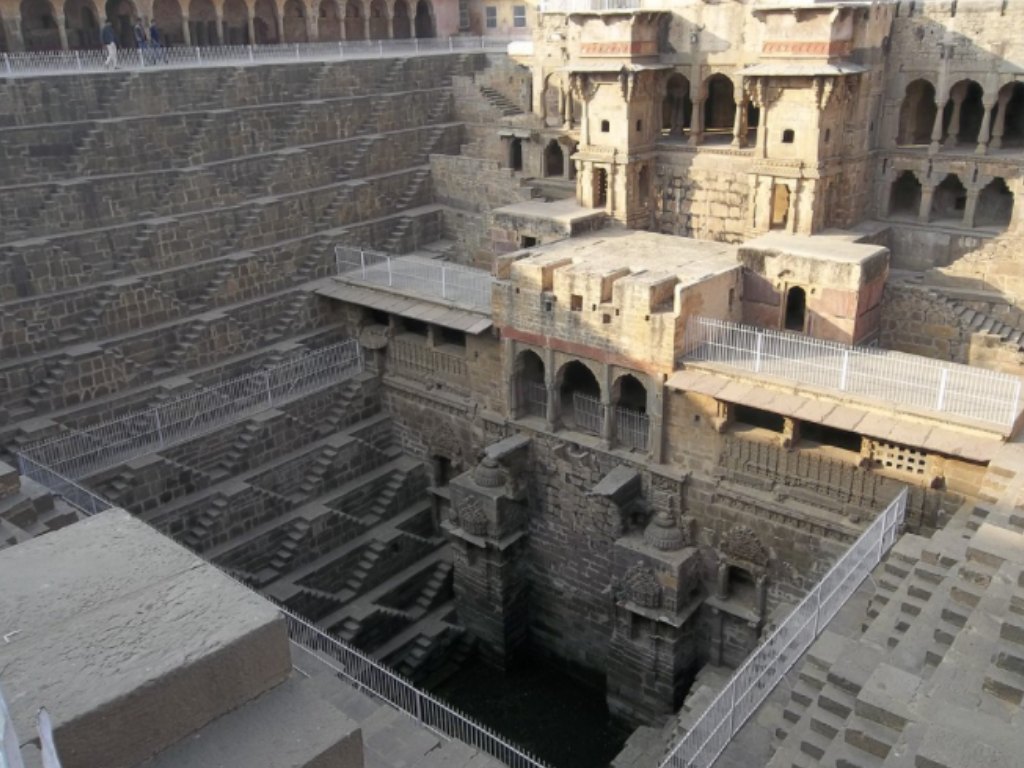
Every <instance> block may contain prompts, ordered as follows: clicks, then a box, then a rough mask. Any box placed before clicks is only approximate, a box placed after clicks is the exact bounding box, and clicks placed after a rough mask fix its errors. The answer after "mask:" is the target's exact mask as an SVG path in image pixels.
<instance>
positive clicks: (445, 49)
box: [0, 37, 519, 77]
mask: <svg viewBox="0 0 1024 768" xmlns="http://www.w3.org/2000/svg"><path fill="white" fill-rule="evenodd" d="M517 39H519V38H512V37H508V38H505V37H448V38H413V39H409V40H348V41H339V42H323V43H281V44H276V45H218V46H209V47H198V46H196V47H192V46H171V47H166V48H164V47H161V48H146V49H142V50H139V49H136V48H125V49H119V50H118V52H117V66H118V69H126V70H139V69H186V68H187V69H191V68H194V67H217V66H225V65H228V66H245V65H247V64H284V63H292V62H296V61H312V62H316V61H324V62H327V61H344V60H349V59H373V58H392V57H399V56H427V55H435V54H445V53H465V52H468V51H484V52H487V53H499V52H503V51H505V50H507V48H508V45H509V43H511V42H513V41H515V40H517ZM106 56H107V54H106V51H105V50H103V49H91V50H82V51H35V52H28V53H4V54H0V77H25V76H35V75H46V74H59V73H73V72H83V73H84V72H102V71H104V70H105V69H106V67H104V64H103V62H104V60H105V59H106Z"/></svg>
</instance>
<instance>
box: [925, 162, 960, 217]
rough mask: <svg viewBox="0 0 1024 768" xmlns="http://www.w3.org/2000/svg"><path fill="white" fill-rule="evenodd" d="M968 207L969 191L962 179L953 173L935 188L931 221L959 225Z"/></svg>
mask: <svg viewBox="0 0 1024 768" xmlns="http://www.w3.org/2000/svg"><path fill="white" fill-rule="evenodd" d="M966 207H967V189H966V188H965V187H964V185H963V183H962V182H961V181H960V178H959V177H958V176H957V175H956V174H955V173H951V174H949V175H947V176H946V178H944V179H943V180H942V182H941V183H940V184H939V186H937V187H936V188H935V194H934V196H933V197H932V210H931V220H933V221H942V220H945V221H949V222H956V223H959V222H961V221H963V218H964V209H965V208H966Z"/></svg>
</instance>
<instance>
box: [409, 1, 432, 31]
mask: <svg viewBox="0 0 1024 768" xmlns="http://www.w3.org/2000/svg"><path fill="white" fill-rule="evenodd" d="M414 26H415V27H416V37H434V36H436V34H437V33H436V31H435V30H434V9H433V8H432V7H431V5H430V3H429V2H428V0H419V1H418V2H417V3H416V21H415V24H414Z"/></svg>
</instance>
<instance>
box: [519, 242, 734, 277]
mask: <svg viewBox="0 0 1024 768" xmlns="http://www.w3.org/2000/svg"><path fill="white" fill-rule="evenodd" d="M530 250H531V253H530V255H529V256H527V257H525V258H523V259H521V260H519V261H517V262H516V263H515V264H513V265H512V268H513V270H515V268H516V267H517V266H536V267H541V266H546V265H548V264H557V263H558V262H559V261H564V260H566V259H570V260H571V261H572V264H571V265H566V266H564V267H561V268H560V271H565V270H568V271H571V272H573V273H576V274H580V275H587V274H590V275H595V276H604V275H610V274H614V273H615V272H619V271H621V270H622V269H628V270H629V271H630V274H629V275H628V276H624V277H622V278H621V279H622V280H628V281H630V282H632V283H650V284H652V285H653V284H656V283H660V282H663V281H664V280H665V279H666V278H670V277H675V278H677V279H678V280H679V281H680V282H681V283H683V284H688V285H689V284H696V283H699V282H701V281H702V280H706V279H708V278H710V277H714V276H716V275H720V274H724V273H726V272H730V271H733V270H736V269H739V266H740V265H739V263H738V262H737V260H736V246H734V245H726V244H723V243H715V242H711V241H707V240H692V239H690V238H686V237H678V236H676V235H659V234H656V233H653V232H638V231H632V230H624V229H622V230H619V229H606V230H600V231H598V232H594V233H593V234H589V235H584V236H581V237H574V238H571V239H569V240H561V241H559V242H557V243H551V244H549V245H542V246H537V247H535V248H531V249H530Z"/></svg>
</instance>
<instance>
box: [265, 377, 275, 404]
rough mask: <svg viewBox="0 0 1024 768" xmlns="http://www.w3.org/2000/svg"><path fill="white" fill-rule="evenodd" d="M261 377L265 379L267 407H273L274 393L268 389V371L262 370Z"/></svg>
mask: <svg viewBox="0 0 1024 768" xmlns="http://www.w3.org/2000/svg"><path fill="white" fill-rule="evenodd" d="M263 378H265V379H266V386H267V407H268V408H273V407H274V393H273V392H272V391H271V389H270V371H264V372H263Z"/></svg>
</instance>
